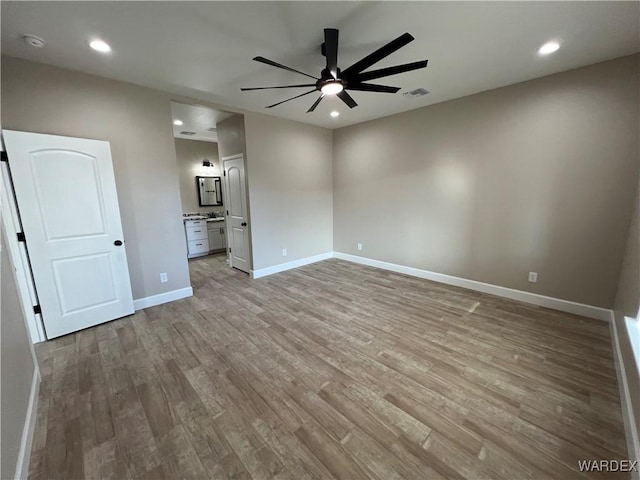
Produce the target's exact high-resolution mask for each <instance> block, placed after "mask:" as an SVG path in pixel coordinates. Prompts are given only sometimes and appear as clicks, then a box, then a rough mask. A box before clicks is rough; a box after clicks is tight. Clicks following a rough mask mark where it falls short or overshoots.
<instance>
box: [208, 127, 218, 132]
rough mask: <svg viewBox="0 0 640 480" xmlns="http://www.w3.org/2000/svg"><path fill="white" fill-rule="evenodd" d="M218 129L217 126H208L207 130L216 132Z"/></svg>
mask: <svg viewBox="0 0 640 480" xmlns="http://www.w3.org/2000/svg"><path fill="white" fill-rule="evenodd" d="M217 130H218V129H217V128H216V127H211V128H207V132H215V131H217Z"/></svg>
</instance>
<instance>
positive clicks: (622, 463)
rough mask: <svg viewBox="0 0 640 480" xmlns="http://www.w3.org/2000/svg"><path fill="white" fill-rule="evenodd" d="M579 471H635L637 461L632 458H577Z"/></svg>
mask: <svg viewBox="0 0 640 480" xmlns="http://www.w3.org/2000/svg"><path fill="white" fill-rule="evenodd" d="M578 468H579V469H580V471H581V472H637V471H638V461H637V460H634V461H631V460H578Z"/></svg>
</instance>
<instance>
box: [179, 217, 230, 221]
mask: <svg viewBox="0 0 640 480" xmlns="http://www.w3.org/2000/svg"><path fill="white" fill-rule="evenodd" d="M189 220H206V221H207V222H224V217H213V218H210V217H205V216H204V215H190V216H188V217H182V221H183V222H188V221H189Z"/></svg>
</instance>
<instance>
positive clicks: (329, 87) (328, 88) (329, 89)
mask: <svg viewBox="0 0 640 480" xmlns="http://www.w3.org/2000/svg"><path fill="white" fill-rule="evenodd" d="M342 90H344V86H343V85H342V83H341V82H327V83H325V84H324V85H323V86H322V87H321V88H320V91H321V92H322V93H324V94H325V95H335V94H336V93H340V92H341V91H342Z"/></svg>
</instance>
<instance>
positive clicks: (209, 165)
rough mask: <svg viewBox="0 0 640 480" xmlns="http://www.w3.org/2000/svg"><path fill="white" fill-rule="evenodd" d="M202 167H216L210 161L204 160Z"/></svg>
mask: <svg viewBox="0 0 640 480" xmlns="http://www.w3.org/2000/svg"><path fill="white" fill-rule="evenodd" d="M202 166H203V167H213V166H214V165H213V163H211V162H210V161H209V160H203V161H202Z"/></svg>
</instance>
